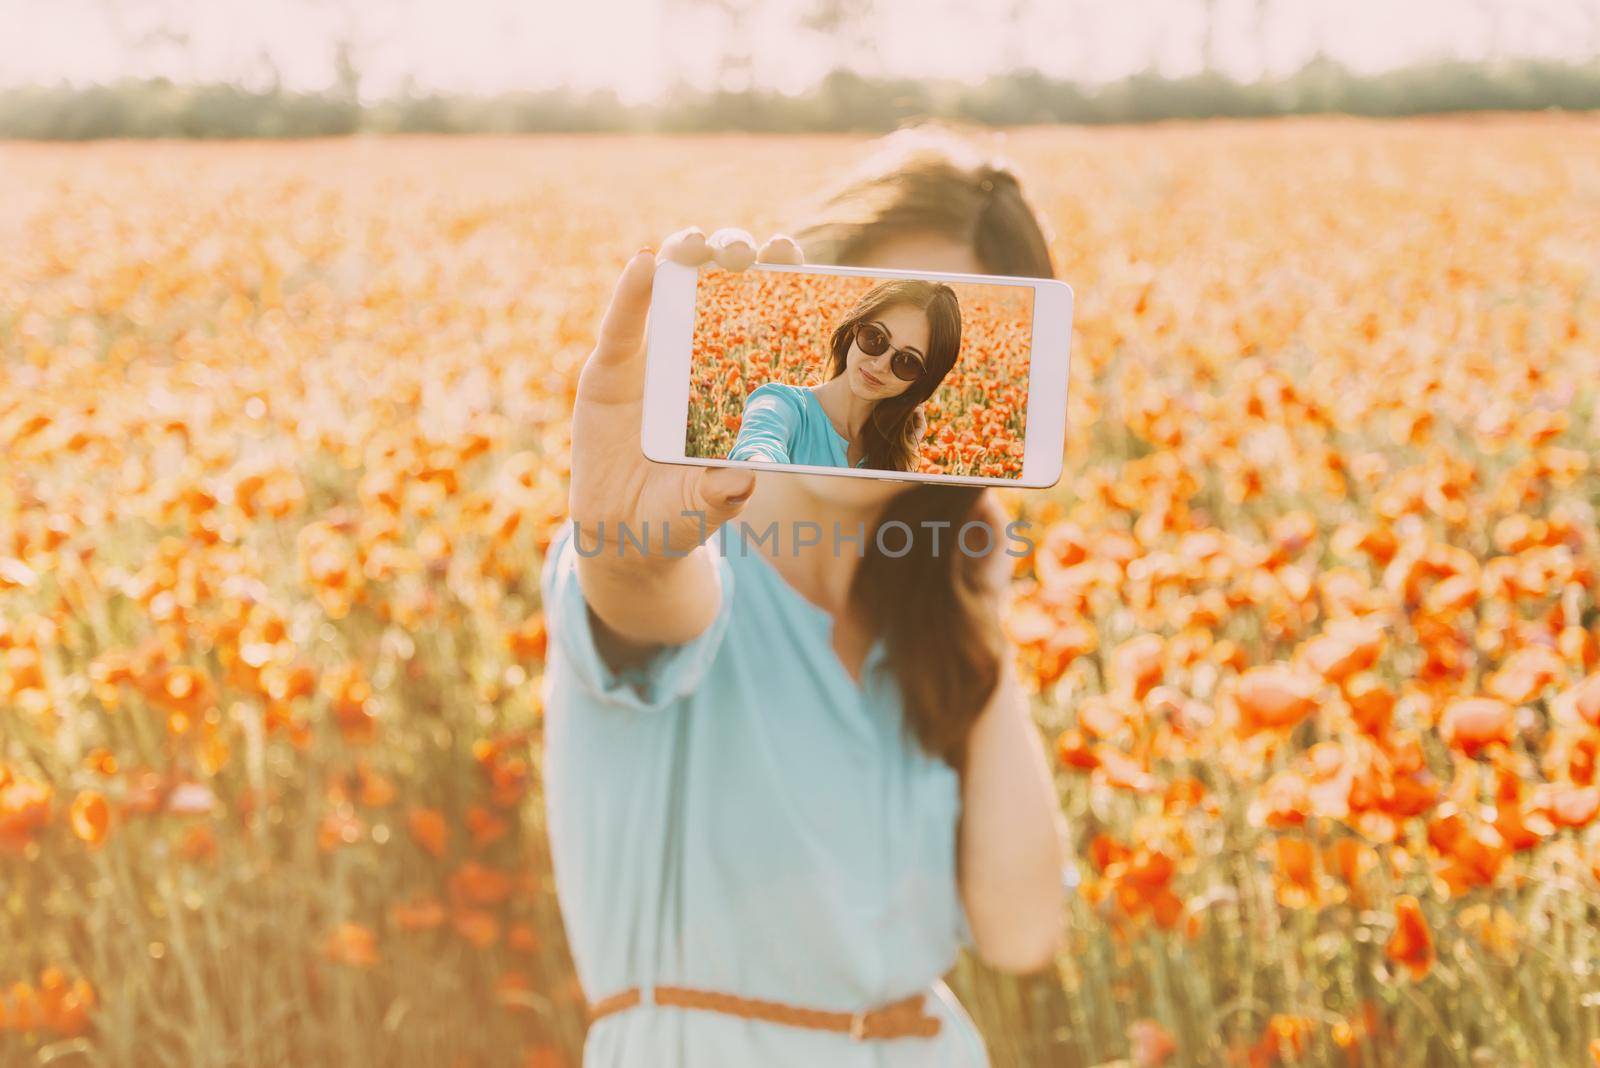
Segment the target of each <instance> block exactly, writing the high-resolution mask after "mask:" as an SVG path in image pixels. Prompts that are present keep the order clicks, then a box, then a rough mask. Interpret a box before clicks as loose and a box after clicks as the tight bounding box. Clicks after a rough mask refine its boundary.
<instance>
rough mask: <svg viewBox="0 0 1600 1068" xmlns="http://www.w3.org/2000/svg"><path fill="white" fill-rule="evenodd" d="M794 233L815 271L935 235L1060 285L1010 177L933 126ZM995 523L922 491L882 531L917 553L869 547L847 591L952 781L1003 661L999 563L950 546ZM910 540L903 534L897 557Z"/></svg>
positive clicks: (880, 158)
mask: <svg viewBox="0 0 1600 1068" xmlns="http://www.w3.org/2000/svg"><path fill="white" fill-rule="evenodd" d="M792 232H793V233H794V236H795V238H796V240H797V241H798V242H799V243H800V247H801V248H802V249H803V250H804V252H805V255H806V259H807V260H808V261H810V262H813V263H825V264H850V263H852V262H854V261H857V260H859V259H861V258H863V257H864V256H865V255H866V253H867V252H869V251H870V250H871V248H872V246H874V245H876V244H877V243H879V242H881V241H883V240H885V239H887V238H890V237H893V236H895V235H897V234H902V233H913V232H915V233H927V232H933V233H937V234H940V235H943V236H946V237H949V238H952V239H954V240H955V241H958V242H961V243H963V244H966V245H967V246H969V247H970V248H971V249H972V250H973V254H974V255H975V257H976V258H977V260H978V262H979V264H980V265H981V266H982V268H983V273H986V274H1000V275H1012V276H1015V277H1024V278H1053V277H1055V269H1054V266H1053V265H1052V263H1051V260H1050V246H1049V239H1048V237H1047V230H1046V224H1045V223H1044V221H1043V220H1042V219H1041V218H1040V216H1039V215H1038V213H1037V212H1035V210H1034V209H1033V207H1032V206H1031V205H1030V204H1029V203H1028V201H1027V199H1026V198H1025V197H1024V196H1023V193H1022V187H1021V184H1020V182H1019V181H1018V179H1017V177H1016V174H1015V172H1014V170H1013V168H1012V167H1011V165H1010V164H1009V163H1007V162H1005V161H1004V160H1002V159H1001V158H999V157H997V156H995V155H990V154H986V153H984V152H983V151H982V150H981V149H980V148H979V146H978V145H977V144H976V143H974V141H972V140H969V139H968V138H966V137H963V136H961V135H960V134H959V133H957V132H956V131H955V130H954V129H952V128H951V127H949V126H946V125H944V124H939V123H924V124H919V125H914V126H907V127H903V128H901V129H899V130H896V131H895V132H894V133H892V134H890V135H889V136H888V137H886V138H884V139H883V141H882V142H881V143H880V145H879V147H878V149H877V150H876V151H875V152H873V153H871V154H870V155H869V156H868V157H867V158H866V159H865V160H864V161H863V162H862V164H861V165H860V169H859V170H858V171H856V172H855V173H853V174H851V175H848V176H846V178H845V179H844V181H843V183H842V184H841V185H840V186H839V187H838V188H837V189H835V190H833V191H831V192H828V193H826V194H824V195H823V197H822V198H821V199H820V200H819V201H818V202H816V203H815V204H813V205H812V206H811V207H810V208H809V210H808V212H807V214H806V215H805V221H804V223H803V224H802V225H800V226H798V227H795V228H794V229H793V230H792ZM869 462H870V461H869ZM998 514H1000V513H999V509H998V507H997V506H996V505H995V504H994V503H993V501H992V500H991V499H990V495H989V494H987V493H986V492H985V491H984V490H983V489H982V488H978V487H969V486H944V485H934V484H927V485H919V486H917V487H915V488H914V489H910V490H907V491H906V492H904V493H901V494H899V495H898V496H896V497H895V498H894V499H893V500H892V501H890V502H889V504H888V505H887V506H886V507H885V509H884V512H883V514H882V516H880V517H879V523H880V524H885V523H891V522H899V523H904V524H905V525H906V527H907V528H909V529H910V530H911V532H912V534H911V543H912V544H911V547H910V551H908V552H905V553H904V554H903V555H900V556H890V555H888V554H886V553H884V552H881V551H880V550H879V549H878V546H877V539H876V538H868V539H867V543H868V548H867V549H866V550H865V555H864V558H863V559H862V561H861V563H860V565H859V566H858V568H857V570H856V574H855V579H854V581H853V583H852V585H851V589H850V600H851V603H852V605H853V606H854V607H855V608H856V610H857V611H859V612H861V613H862V616H863V619H864V621H865V622H866V624H867V625H868V626H869V627H870V628H872V630H873V632H874V633H876V634H879V635H881V636H882V637H883V639H884V644H885V650H886V652H887V654H888V663H889V666H890V668H891V670H892V671H893V672H894V674H895V678H896V680H897V681H898V683H899V686H900V693H901V697H902V701H903V704H904V709H905V719H906V726H907V728H908V729H909V731H910V732H911V733H912V735H914V737H915V739H916V741H917V742H918V743H919V744H920V745H921V747H922V748H923V750H924V751H925V752H927V753H929V754H931V755H933V756H936V757H939V758H941V759H943V760H944V761H945V762H946V763H948V764H949V765H950V766H951V767H953V768H955V769H956V770H957V771H962V770H963V769H964V767H965V764H966V749H967V738H968V736H969V735H970V734H971V731H972V726H973V724H974V723H975V722H976V721H977V718H978V716H979V714H980V713H982V711H983V709H984V708H985V706H986V705H987V704H988V703H989V699H990V697H991V696H992V695H993V693H994V690H995V687H996V685H997V684H998V683H999V680H1000V670H1001V662H1002V661H1001V658H1002V657H1003V656H1005V655H1006V651H1005V639H1004V635H1003V634H1002V632H1001V630H1000V620H999V618H998V601H997V599H996V598H995V596H994V591H993V589H992V587H991V585H990V581H991V580H990V579H989V578H988V576H989V575H992V574H993V573H994V572H993V570H992V567H993V564H994V561H992V560H990V559H989V558H988V557H981V556H969V555H967V554H966V553H965V552H962V551H959V550H958V549H957V548H956V546H955V544H954V542H955V536H956V533H957V532H958V531H959V530H960V529H961V526H962V525H963V524H965V523H968V522H971V521H973V520H977V519H983V520H986V521H992V517H994V516H996V515H998ZM924 523H927V524H929V525H928V526H924V525H923V524H924ZM941 528H942V529H941ZM941 534H943V539H942V541H935V539H938V538H939V536H940V535H941ZM991 534H992V535H993V536H992V538H991V545H992V546H993V551H996V552H998V551H1001V547H1002V546H1003V545H1004V538H1003V536H1002V535H1001V533H1000V532H998V531H991ZM904 541H905V539H904V538H901V537H900V536H899V534H898V532H896V537H895V539H894V547H895V548H897V549H898V548H899V547H900V546H901V545H902V544H903V543H904ZM935 544H938V545H939V550H938V551H935V549H934V547H933V546H934V545H935Z"/></svg>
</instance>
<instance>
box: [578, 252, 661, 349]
mask: <svg viewBox="0 0 1600 1068" xmlns="http://www.w3.org/2000/svg"><path fill="white" fill-rule="evenodd" d="M655 277H656V260H655V256H653V255H651V253H650V250H649V249H644V248H642V249H640V250H639V251H638V252H635V253H634V254H633V258H632V259H630V260H629V261H628V263H627V265H626V266H624V267H623V268H622V277H621V278H618V279H617V287H616V289H614V290H613V291H612V293H611V303H610V304H609V305H608V306H607V307H606V313H605V317H604V318H602V319H601V320H600V335H599V339H598V340H597V341H596V342H595V346H594V355H593V356H592V357H591V359H592V360H593V361H594V362H595V363H596V364H598V365H599V366H601V367H625V366H627V365H628V364H629V363H630V362H633V361H637V362H638V364H639V370H640V374H641V375H642V374H643V367H644V361H643V360H642V359H640V357H641V356H643V354H644V324H645V319H646V318H647V317H648V315H649V314H650V290H651V287H652V286H653V284H654V283H655Z"/></svg>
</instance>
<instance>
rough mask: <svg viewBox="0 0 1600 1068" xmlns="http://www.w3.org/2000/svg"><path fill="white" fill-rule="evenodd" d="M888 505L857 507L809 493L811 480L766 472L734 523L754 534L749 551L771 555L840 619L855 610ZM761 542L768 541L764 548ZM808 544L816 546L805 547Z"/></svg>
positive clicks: (874, 502) (811, 596) (802, 589)
mask: <svg viewBox="0 0 1600 1068" xmlns="http://www.w3.org/2000/svg"><path fill="white" fill-rule="evenodd" d="M815 477H827V476H815ZM883 506H884V502H883V501H882V500H881V499H878V500H870V501H867V502H864V503H861V504H854V503H851V502H848V501H840V500H837V499H835V498H831V497H829V498H823V497H819V496H817V495H815V494H813V493H810V492H808V491H807V489H806V486H805V476H801V475H787V474H782V473H779V472H766V471H763V472H761V473H760V474H758V475H757V476H756V491H755V493H754V494H752V495H751V497H750V503H749V504H747V505H745V507H744V510H743V511H742V512H741V513H740V514H739V517H738V518H737V519H735V520H733V523H734V524H735V525H742V526H743V527H744V528H745V530H746V531H748V535H747V537H748V538H749V541H748V542H747V545H746V547H745V551H746V552H751V553H758V552H759V553H764V554H766V556H767V559H768V560H769V561H770V562H771V563H772V565H773V567H775V568H776V569H777V571H778V573H779V574H780V575H782V576H783V577H784V578H785V579H786V580H788V583H789V585H791V586H793V587H794V588H795V589H796V590H797V591H798V592H799V593H800V595H801V596H803V597H805V598H806V599H807V600H808V601H811V602H812V603H813V604H816V605H819V606H820V607H822V608H824V609H826V610H827V611H829V612H831V613H833V614H834V615H835V616H840V615H843V614H844V612H845V609H846V608H847V607H848V605H849V601H850V584H851V583H852V582H853V581H854V580H855V573H856V566H857V565H858V564H859V563H860V562H861V554H862V553H863V552H864V551H865V550H866V548H867V547H868V546H869V545H871V543H872V539H873V537H874V536H875V535H876V533H877V525H878V519H879V517H880V516H882V514H883ZM836 526H837V537H836V531H835V527H836ZM774 530H775V531H776V541H773V540H772V535H771V532H772V531H774ZM858 535H859V537H858ZM757 537H764V538H766V539H767V540H765V541H764V542H763V543H762V544H759V545H758V544H756V542H755V538H757ZM802 540H804V541H808V542H810V541H814V542H815V544H809V545H805V546H801V545H800V544H799V543H800V542H801V541H802ZM734 544H735V545H737V542H735V543H734ZM730 551H733V552H738V551H739V549H738V548H733V549H731V550H730Z"/></svg>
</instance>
